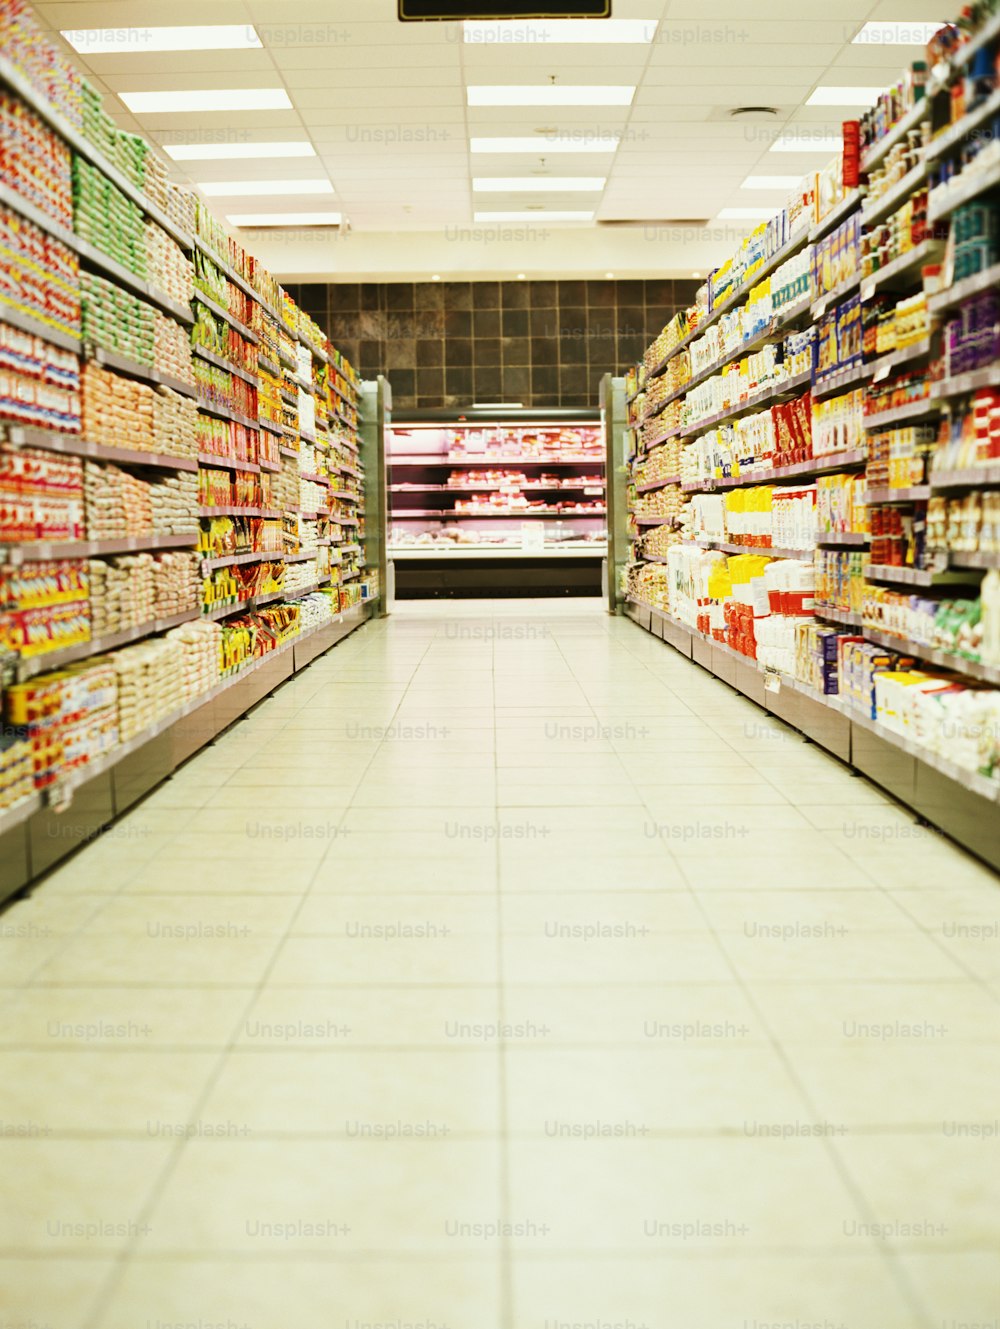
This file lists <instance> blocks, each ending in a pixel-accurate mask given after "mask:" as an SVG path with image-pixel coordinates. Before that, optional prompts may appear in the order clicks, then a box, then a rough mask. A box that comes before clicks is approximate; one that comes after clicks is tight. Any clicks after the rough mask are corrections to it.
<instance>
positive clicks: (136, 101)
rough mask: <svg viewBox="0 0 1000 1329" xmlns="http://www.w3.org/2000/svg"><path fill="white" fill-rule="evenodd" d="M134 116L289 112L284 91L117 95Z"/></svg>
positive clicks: (207, 90)
mask: <svg viewBox="0 0 1000 1329" xmlns="http://www.w3.org/2000/svg"><path fill="white" fill-rule="evenodd" d="M117 95H118V97H119V98H120V99H121V100H122V101H123V102H124V103H125V105H126V106H127V107H128V109H129V110H130V111H132V112H133V114H135V115H152V114H155V113H161V114H180V113H181V112H183V111H290V110H291V109H292V103H291V102H290V101H289V98H288V93H287V92H286V91H285V89H284V88H196V89H195V88H192V89H186V90H185V91H183V92H119V93H118V94H117Z"/></svg>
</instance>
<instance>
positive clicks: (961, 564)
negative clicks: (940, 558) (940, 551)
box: [948, 550, 1000, 572]
mask: <svg viewBox="0 0 1000 1329" xmlns="http://www.w3.org/2000/svg"><path fill="white" fill-rule="evenodd" d="M948 566H949V567H950V568H974V569H976V570H979V571H983V572H988V571H989V570H990V569H991V568H1000V551H992V552H991V551H989V550H987V551H985V552H983V553H979V552H975V551H971V550H970V551H969V552H968V553H962V552H961V551H960V550H954V551H952V552H951V553H950V554H949V555H948Z"/></svg>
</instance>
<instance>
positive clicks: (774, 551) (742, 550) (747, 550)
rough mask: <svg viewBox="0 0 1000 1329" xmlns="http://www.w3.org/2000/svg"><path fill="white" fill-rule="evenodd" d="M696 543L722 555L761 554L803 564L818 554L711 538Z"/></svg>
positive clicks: (814, 551) (810, 550) (699, 539)
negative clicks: (793, 560)
mask: <svg viewBox="0 0 1000 1329" xmlns="http://www.w3.org/2000/svg"><path fill="white" fill-rule="evenodd" d="M694 543H695V544H696V545H697V546H698V548H699V549H716V550H718V551H719V553H720V554H761V555H762V556H763V557H765V558H792V559H797V560H799V561H801V562H810V561H811V560H812V558H813V555H814V554H815V553H816V550H815V548H813V549H780V548H773V547H771V546H770V545H768V546H766V547H765V546H764V545H742V544H737V543H736V542H734V541H730V540H713V539H711V538H710V537H705V538H704V539H701V538H696V539H695V540H694Z"/></svg>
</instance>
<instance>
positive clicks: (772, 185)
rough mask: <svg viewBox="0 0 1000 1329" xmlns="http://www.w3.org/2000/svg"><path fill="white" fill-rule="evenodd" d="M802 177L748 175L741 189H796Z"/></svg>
mask: <svg viewBox="0 0 1000 1329" xmlns="http://www.w3.org/2000/svg"><path fill="white" fill-rule="evenodd" d="M801 179H802V177H801V175H748V176H747V178H746V179H745V180H744V181H743V183H742V184H741V185H740V188H741V189H785V190H788V189H794V188H795V187H796V185H797V184H798V183H799V181H800V180H801Z"/></svg>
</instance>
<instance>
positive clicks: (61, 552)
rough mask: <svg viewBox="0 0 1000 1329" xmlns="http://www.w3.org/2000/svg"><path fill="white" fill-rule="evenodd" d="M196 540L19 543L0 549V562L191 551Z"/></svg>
mask: <svg viewBox="0 0 1000 1329" xmlns="http://www.w3.org/2000/svg"><path fill="white" fill-rule="evenodd" d="M197 543H198V536H197V535H196V534H195V533H194V532H192V533H191V534H190V535H128V536H122V537H120V538H119V539H115V540H23V541H21V542H20V543H19V544H10V545H0V560H4V561H6V562H7V563H9V564H11V565H17V564H20V563H37V562H39V561H41V560H47V559H50V558H99V557H100V556H101V555H102V554H136V553H143V552H145V551H147V550H150V551H152V550H156V549H194V547H195V545H196V544H197Z"/></svg>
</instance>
